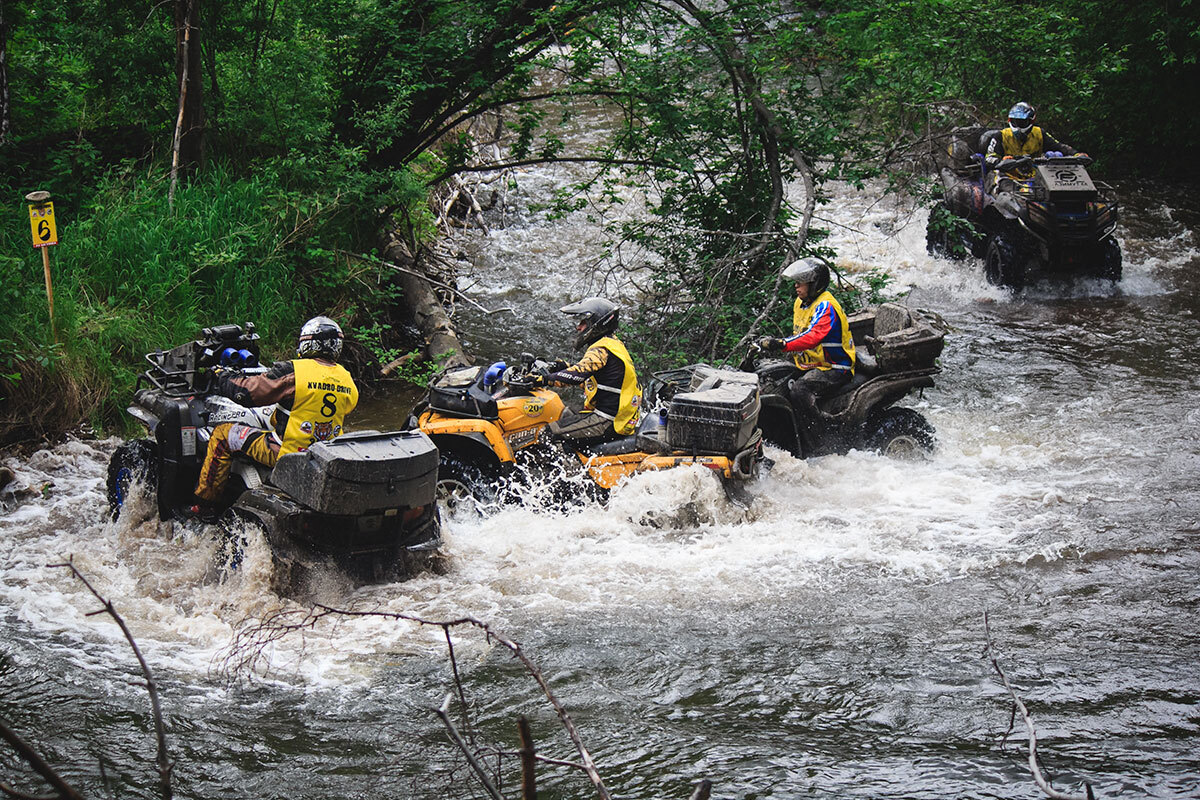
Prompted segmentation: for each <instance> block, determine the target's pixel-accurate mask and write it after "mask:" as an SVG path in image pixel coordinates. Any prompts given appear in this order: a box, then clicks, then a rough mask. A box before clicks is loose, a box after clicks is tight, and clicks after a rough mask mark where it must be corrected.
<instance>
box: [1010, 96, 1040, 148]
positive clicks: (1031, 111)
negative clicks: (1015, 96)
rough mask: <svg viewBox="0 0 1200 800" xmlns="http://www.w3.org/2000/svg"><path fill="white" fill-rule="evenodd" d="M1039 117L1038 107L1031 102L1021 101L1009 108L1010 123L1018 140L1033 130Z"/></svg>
mask: <svg viewBox="0 0 1200 800" xmlns="http://www.w3.org/2000/svg"><path fill="white" fill-rule="evenodd" d="M1035 119H1037V109H1035V108H1034V107H1033V106H1031V105H1029V103H1025V102H1021V103H1017V104H1016V105H1015V106H1013V107H1012V108H1010V109H1009V110H1008V125H1009V127H1010V128H1012V132H1013V134H1014V135H1015V136H1016V137H1017V139H1018V140H1024V139H1025V137H1026V136H1028V135H1029V132H1030V131H1031V130H1033V123H1034V120H1035Z"/></svg>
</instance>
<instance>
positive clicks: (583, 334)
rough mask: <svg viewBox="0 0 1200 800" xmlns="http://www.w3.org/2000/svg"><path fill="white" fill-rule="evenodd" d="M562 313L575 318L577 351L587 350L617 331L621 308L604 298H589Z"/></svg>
mask: <svg viewBox="0 0 1200 800" xmlns="http://www.w3.org/2000/svg"><path fill="white" fill-rule="evenodd" d="M559 311H561V312H562V313H564V314H566V315H568V316H571V317H574V318H575V329H576V331H577V334H576V336H575V349H576V350H586V349H587V347H588V345H590V344H591V343H592V342H594V341H596V340H597V339H600V338H602V337H604V336H608V335H609V334H610V333H612V332H613V331H615V330H616V329H617V323H618V322H619V321H620V318H621V307H620V306H619V305H617V304H616V303H614V302H613V301H612V300H606V299H604V298H603V297H589V298H587V299H585V300H580V301H579V302H578V303H572V304H571V305H569V306H563V307H562V308H560V309H559Z"/></svg>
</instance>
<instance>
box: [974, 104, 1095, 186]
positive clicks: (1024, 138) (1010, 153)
mask: <svg viewBox="0 0 1200 800" xmlns="http://www.w3.org/2000/svg"><path fill="white" fill-rule="evenodd" d="M1036 119H1037V110H1036V109H1035V108H1034V107H1033V106H1031V105H1029V103H1017V104H1016V105H1015V106H1013V107H1012V108H1010V109H1009V110H1008V127H1007V128H1001V129H1000V130H998V131H996V132H995V133H993V134H992V136H991V138H990V139H988V142H987V144H986V145H985V147H984V158H985V160H986V161H987V163H988V166H989V167H993V168H994V167H996V166H997V165H998V164H999V163H1000V162H1001V161H1004V160H1006V159H1010V158H1021V157H1023V156H1029V157H1030V158H1040V157H1041V156H1044V155H1045V154H1046V153H1048V152H1049V153H1059V154H1061V155H1065V156H1075V155H1078V156H1086V155H1087V154H1086V153H1080V152H1078V151H1077V150H1076V149H1075V148H1074V147H1071V146H1070V145H1068V144H1064V143H1062V142H1060V141H1058V140H1057V139H1055V138H1054V137H1053V136H1051V135H1050V134H1049V133H1047V132H1046V131H1045V130H1043V129H1042V128H1040V127H1038V126H1037V125H1035V124H1034V121H1035V120H1036ZM993 174H994V175H997V176H998V177H997V178H996V179H997V180H999V179H1001V177H1000V176H999V173H993ZM1010 176H1011V177H1014V178H1028V177H1032V176H1033V171H1032V170H1024V171H1023V172H1020V173H1010Z"/></svg>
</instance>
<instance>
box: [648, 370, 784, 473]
mask: <svg viewBox="0 0 1200 800" xmlns="http://www.w3.org/2000/svg"><path fill="white" fill-rule="evenodd" d="M751 377H757V376H751ZM760 408H761V402H760V401H759V399H758V384H757V382H753V383H746V382H734V381H732V380H731V381H728V382H722V383H720V385H718V386H715V387H713V388H708V389H702V390H699V391H695V392H681V393H679V394H677V395H675V396H674V397H673V398H671V405H670V406H669V407H668V409H667V441H668V443H669V444H670V446H671V449H672V450H685V451H688V452H696V453H718V454H724V455H727V454H730V453H736V452H738V451H739V450H742V449H743V448H745V447H746V445H747V444H749V442H750V438H751V436H753V435H754V429H755V426H756V425H757V424H758V412H759V409H760Z"/></svg>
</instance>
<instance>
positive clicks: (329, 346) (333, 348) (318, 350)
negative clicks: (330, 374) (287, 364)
mask: <svg viewBox="0 0 1200 800" xmlns="http://www.w3.org/2000/svg"><path fill="white" fill-rule="evenodd" d="M344 338H345V336H343V334H342V328H341V326H340V325H338V324H337V323H336V322H334V321H333V320H331V319H330V318H329V317H313V318H312V319H310V320H309V321H308V322H306V323H304V327H303V328H301V329H300V343H299V344H298V345H296V353H297V354H298V355H299V356H300V357H301V358H324V359H327V360H329V361H336V360H337V357H338V356H340V355H341V354H342V340H343V339H344Z"/></svg>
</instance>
